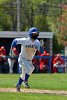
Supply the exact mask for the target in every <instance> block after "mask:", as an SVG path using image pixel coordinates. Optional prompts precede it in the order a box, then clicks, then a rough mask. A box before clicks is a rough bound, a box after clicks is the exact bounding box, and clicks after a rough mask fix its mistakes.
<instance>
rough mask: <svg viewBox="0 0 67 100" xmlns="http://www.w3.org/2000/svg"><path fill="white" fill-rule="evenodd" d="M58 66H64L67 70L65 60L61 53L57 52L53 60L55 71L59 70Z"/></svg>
mask: <svg viewBox="0 0 67 100" xmlns="http://www.w3.org/2000/svg"><path fill="white" fill-rule="evenodd" d="M58 68H63V69H64V70H65V61H64V59H63V58H62V57H61V56H60V54H57V56H56V57H55V58H54V60H53V72H54V73H56V72H58Z"/></svg>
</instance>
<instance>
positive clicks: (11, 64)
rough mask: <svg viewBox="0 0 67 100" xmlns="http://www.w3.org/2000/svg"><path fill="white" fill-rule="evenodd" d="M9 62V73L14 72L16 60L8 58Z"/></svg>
mask: <svg viewBox="0 0 67 100" xmlns="http://www.w3.org/2000/svg"><path fill="white" fill-rule="evenodd" d="M8 63H9V73H10V74H11V73H13V65H14V60H12V59H10V58H8Z"/></svg>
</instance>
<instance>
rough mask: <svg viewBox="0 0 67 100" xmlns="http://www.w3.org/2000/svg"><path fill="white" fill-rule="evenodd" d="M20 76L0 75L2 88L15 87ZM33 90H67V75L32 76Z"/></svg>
mask: <svg viewBox="0 0 67 100" xmlns="http://www.w3.org/2000/svg"><path fill="white" fill-rule="evenodd" d="M19 76H20V74H0V87H15V85H16V83H17V81H18V78H19ZM29 84H30V87H31V88H36V89H51V90H67V74H32V75H31V76H30V78H29Z"/></svg>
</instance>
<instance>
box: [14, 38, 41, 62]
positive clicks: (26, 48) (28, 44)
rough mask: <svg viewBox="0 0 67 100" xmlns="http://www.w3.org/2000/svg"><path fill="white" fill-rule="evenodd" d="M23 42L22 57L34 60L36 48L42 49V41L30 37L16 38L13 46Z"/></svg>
mask: <svg viewBox="0 0 67 100" xmlns="http://www.w3.org/2000/svg"><path fill="white" fill-rule="evenodd" d="M18 44H21V53H20V56H21V58H25V59H27V60H32V59H33V57H34V55H35V53H36V50H40V41H39V40H38V39H36V40H35V41H34V42H32V40H31V39H30V38H29V37H28V38H16V39H14V41H13V42H12V47H13V46H15V45H18Z"/></svg>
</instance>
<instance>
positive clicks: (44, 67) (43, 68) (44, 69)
mask: <svg viewBox="0 0 67 100" xmlns="http://www.w3.org/2000/svg"><path fill="white" fill-rule="evenodd" d="M49 55H50V54H49V53H48V52H47V51H46V50H44V53H43V54H41V56H49ZM47 67H48V59H44V58H41V59H40V71H41V72H47Z"/></svg>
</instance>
